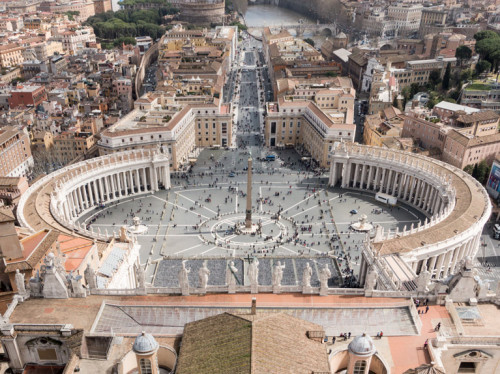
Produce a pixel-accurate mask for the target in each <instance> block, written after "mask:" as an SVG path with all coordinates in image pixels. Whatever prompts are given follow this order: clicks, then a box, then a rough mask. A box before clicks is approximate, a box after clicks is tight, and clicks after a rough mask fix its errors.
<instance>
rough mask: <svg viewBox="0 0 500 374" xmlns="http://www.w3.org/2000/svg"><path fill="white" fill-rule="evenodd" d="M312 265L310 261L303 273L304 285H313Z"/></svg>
mask: <svg viewBox="0 0 500 374" xmlns="http://www.w3.org/2000/svg"><path fill="white" fill-rule="evenodd" d="M312 270H313V269H312V267H311V265H309V262H308V263H307V264H306V267H305V269H304V272H303V273H302V287H311V277H312Z"/></svg>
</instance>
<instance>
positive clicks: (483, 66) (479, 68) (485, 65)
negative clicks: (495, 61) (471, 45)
mask: <svg viewBox="0 0 500 374" xmlns="http://www.w3.org/2000/svg"><path fill="white" fill-rule="evenodd" d="M490 69H491V64H490V62H489V61H486V60H481V61H479V62H478V63H477V64H476V74H477V75H481V74H482V73H484V72H488V71H490Z"/></svg>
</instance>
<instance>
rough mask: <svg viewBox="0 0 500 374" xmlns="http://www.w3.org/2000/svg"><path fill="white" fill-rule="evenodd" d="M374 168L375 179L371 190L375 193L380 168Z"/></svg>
mask: <svg viewBox="0 0 500 374" xmlns="http://www.w3.org/2000/svg"><path fill="white" fill-rule="evenodd" d="M375 167H376V172H375V179H374V180H373V190H374V191H375V192H377V190H378V189H379V188H378V177H379V175H380V166H375Z"/></svg>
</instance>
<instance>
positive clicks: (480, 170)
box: [472, 160, 490, 184]
mask: <svg viewBox="0 0 500 374" xmlns="http://www.w3.org/2000/svg"><path fill="white" fill-rule="evenodd" d="M474 172H475V173H474ZM489 174H490V167H489V166H488V164H487V163H486V161H485V160H483V161H481V162H480V163H479V164H476V165H474V169H473V171H472V176H473V177H474V178H476V180H477V181H478V182H479V183H481V184H485V183H486V181H487V179H488V176H489Z"/></svg>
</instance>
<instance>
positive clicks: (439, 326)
mask: <svg viewBox="0 0 500 374" xmlns="http://www.w3.org/2000/svg"><path fill="white" fill-rule="evenodd" d="M440 328H441V322H439V323H438V324H437V325H436V331H439V329H440Z"/></svg>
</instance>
